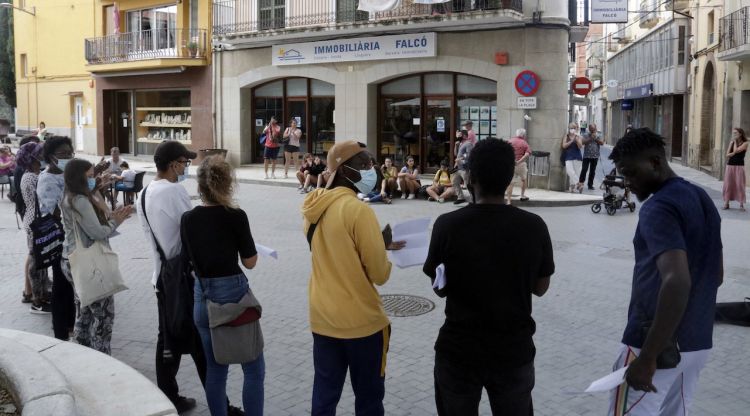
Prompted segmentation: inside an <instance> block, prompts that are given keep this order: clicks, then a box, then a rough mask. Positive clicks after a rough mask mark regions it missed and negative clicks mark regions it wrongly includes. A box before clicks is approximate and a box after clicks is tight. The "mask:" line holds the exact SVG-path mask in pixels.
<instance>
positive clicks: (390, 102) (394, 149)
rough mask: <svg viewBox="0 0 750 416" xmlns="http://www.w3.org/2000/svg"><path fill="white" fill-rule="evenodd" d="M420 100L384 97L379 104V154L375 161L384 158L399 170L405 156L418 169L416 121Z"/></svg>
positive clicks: (413, 97)
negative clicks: (409, 157) (391, 160)
mask: <svg viewBox="0 0 750 416" xmlns="http://www.w3.org/2000/svg"><path fill="white" fill-rule="evenodd" d="M419 103H420V99H419V97H417V96H403V97H384V98H383V99H382V103H381V114H382V124H381V127H380V134H381V136H380V149H379V150H380V154H379V155H378V162H380V163H383V161H384V160H385V158H386V157H390V158H393V164H394V165H396V166H398V167H401V166H404V165H405V164H406V158H407V157H408V156H413V157H414V162H415V163H416V164H417V166H419V162H420V160H421V158H420V157H419V156H420V151H419V119H420V117H421V115H420V114H421V108H422V106H421V105H420V104H419Z"/></svg>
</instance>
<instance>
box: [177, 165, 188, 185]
mask: <svg viewBox="0 0 750 416" xmlns="http://www.w3.org/2000/svg"><path fill="white" fill-rule="evenodd" d="M189 169H190V166H185V170H184V171H183V172H182V175H177V182H182V181H184V180H185V179H187V177H188V170H189Z"/></svg>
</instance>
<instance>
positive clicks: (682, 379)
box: [608, 345, 711, 416]
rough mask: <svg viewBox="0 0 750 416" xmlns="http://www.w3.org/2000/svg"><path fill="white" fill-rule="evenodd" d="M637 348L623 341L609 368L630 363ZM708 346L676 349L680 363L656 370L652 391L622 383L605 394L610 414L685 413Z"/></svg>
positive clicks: (630, 415)
mask: <svg viewBox="0 0 750 416" xmlns="http://www.w3.org/2000/svg"><path fill="white" fill-rule="evenodd" d="M640 352H641V350H640V349H638V348H633V347H628V346H627V345H623V346H622V347H621V349H620V355H619V356H618V357H617V361H615V365H614V366H613V367H612V369H613V370H618V369H620V368H622V367H624V366H626V365H627V364H630V363H631V362H632V361H633V360H634V359H635V357H637V356H638V354H639V353H640ZM710 352H711V350H701V351H691V352H681V353H680V357H681V359H680V363H679V364H678V365H677V367H675V368H670V369H668V370H656V373H654V378H653V381H652V384H653V385H654V387H656V390H657V391H656V393H646V392H643V391H637V390H633V389H631V388H630V387H629V386H628V385H627V383H622V384H621V385H620V386H619V387H618V388H616V389H614V390H612V392H611V393H610V397H609V413H608V414H609V415H610V416H624V415H628V416H653V415H661V416H674V415H680V416H682V415H685V416H687V414H688V409H689V408H690V403H691V402H692V401H693V393H695V388H696V386H697V385H698V376H699V375H700V372H701V370H702V369H703V367H704V366H705V365H706V361H708V356H709V354H710Z"/></svg>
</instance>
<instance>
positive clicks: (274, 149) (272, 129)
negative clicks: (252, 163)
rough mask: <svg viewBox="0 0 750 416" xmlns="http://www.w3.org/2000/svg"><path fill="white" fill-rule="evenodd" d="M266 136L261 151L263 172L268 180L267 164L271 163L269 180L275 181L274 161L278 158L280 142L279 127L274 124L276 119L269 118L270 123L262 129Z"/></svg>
mask: <svg viewBox="0 0 750 416" xmlns="http://www.w3.org/2000/svg"><path fill="white" fill-rule="evenodd" d="M263 134H265V135H266V142H265V148H264V149H263V170H264V171H265V173H266V179H268V162H269V161H270V162H271V178H272V179H276V159H277V158H278V157H279V147H280V145H279V142H280V141H281V126H279V124H278V123H277V122H276V117H271V121H269V122H268V125H267V126H266V128H265V129H263Z"/></svg>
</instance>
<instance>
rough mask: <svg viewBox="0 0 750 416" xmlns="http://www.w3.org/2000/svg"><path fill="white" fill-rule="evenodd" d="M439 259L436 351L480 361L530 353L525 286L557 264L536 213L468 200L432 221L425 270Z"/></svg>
mask: <svg viewBox="0 0 750 416" xmlns="http://www.w3.org/2000/svg"><path fill="white" fill-rule="evenodd" d="M441 263H442V264H444V265H445V276H446V286H445V288H444V290H445V293H446V298H447V299H446V303H445V323H444V324H443V326H442V328H440V334H439V335H438V339H437V341H436V342H435V351H436V354H437V355H438V356H439V357H442V358H445V359H448V360H451V361H456V362H460V363H464V364H467V365H471V366H481V367H483V368H487V367H490V368H516V367H519V366H521V365H523V364H526V363H528V362H531V361H532V360H533V359H534V355H535V353H536V350H535V348H534V342H533V340H532V338H531V336H532V335H533V334H534V331H535V330H536V324H535V322H534V320H533V319H532V318H531V295H532V293H531V290H532V288H533V287H534V284H535V282H536V280H537V279H538V278H540V277H547V276H551V275H552V273H554V271H555V264H554V260H553V258H552V241H551V240H550V236H549V231H548V230H547V225H546V224H545V223H544V221H543V220H542V219H541V218H540V217H539V216H537V215H535V214H532V213H529V212H526V211H522V210H520V209H518V208H515V207H510V206H506V205H489V204H481V205H475V204H472V205H469V206H467V207H465V208H462V209H460V210H457V211H454V212H450V213H447V214H443V215H441V216H440V217H438V219H437V220H436V221H435V226H434V227H433V230H432V240H431V241H430V249H429V254H428V256H427V261H426V262H425V264H424V269H423V270H424V272H425V274H427V275H428V276H430V277H432V278H434V276H435V268H436V267H437V266H438V265H440V264H441Z"/></svg>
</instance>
